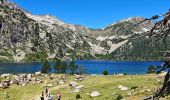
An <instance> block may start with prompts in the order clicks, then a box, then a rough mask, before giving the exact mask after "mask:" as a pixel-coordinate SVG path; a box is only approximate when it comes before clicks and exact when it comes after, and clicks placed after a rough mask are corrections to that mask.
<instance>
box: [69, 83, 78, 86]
mask: <svg viewBox="0 0 170 100" xmlns="http://www.w3.org/2000/svg"><path fill="white" fill-rule="evenodd" d="M69 86H72V87H76V86H77V83H76V82H70V83H69Z"/></svg>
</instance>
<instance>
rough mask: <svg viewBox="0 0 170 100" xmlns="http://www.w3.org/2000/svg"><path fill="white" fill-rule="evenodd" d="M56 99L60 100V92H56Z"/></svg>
mask: <svg viewBox="0 0 170 100" xmlns="http://www.w3.org/2000/svg"><path fill="white" fill-rule="evenodd" d="M57 100H61V94H60V92H58V94H57Z"/></svg>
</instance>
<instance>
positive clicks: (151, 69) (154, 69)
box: [147, 65, 156, 74]
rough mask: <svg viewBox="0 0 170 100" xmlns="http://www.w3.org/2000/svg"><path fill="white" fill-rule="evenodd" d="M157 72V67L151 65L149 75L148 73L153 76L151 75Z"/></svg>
mask: <svg viewBox="0 0 170 100" xmlns="http://www.w3.org/2000/svg"><path fill="white" fill-rule="evenodd" d="M155 71H156V67H155V66H153V65H150V66H149V67H148V70H147V73H148V74H151V73H155Z"/></svg>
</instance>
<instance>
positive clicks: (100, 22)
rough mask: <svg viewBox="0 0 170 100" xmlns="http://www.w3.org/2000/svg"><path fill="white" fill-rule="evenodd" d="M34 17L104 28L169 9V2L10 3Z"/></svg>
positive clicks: (58, 0) (74, 0) (78, 0)
mask: <svg viewBox="0 0 170 100" xmlns="http://www.w3.org/2000/svg"><path fill="white" fill-rule="evenodd" d="M11 1H13V2H16V3H17V4H18V5H20V6H21V7H22V8H24V9H26V10H28V11H29V12H31V13H32V14H51V15H54V16H56V17H58V18H59V19H61V20H63V21H64V22H67V23H72V24H80V25H84V26H86V27H89V28H102V27H105V26H107V25H109V24H112V23H113V22H115V21H118V20H122V19H124V18H128V17H132V16H142V17H151V16H152V15H155V14H162V13H165V12H166V11H168V10H169V8H170V0H11Z"/></svg>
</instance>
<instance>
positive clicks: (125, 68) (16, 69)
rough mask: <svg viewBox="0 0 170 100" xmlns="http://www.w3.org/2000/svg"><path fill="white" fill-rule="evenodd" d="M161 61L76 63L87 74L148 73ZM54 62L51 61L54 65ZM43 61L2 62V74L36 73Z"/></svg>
mask: <svg viewBox="0 0 170 100" xmlns="http://www.w3.org/2000/svg"><path fill="white" fill-rule="evenodd" d="M161 63H162V62H160V61H95V60H78V61H76V64H77V65H79V66H83V67H84V68H85V71H86V73H87V74H102V72H103V71H104V70H107V71H108V72H109V74H114V73H117V74H121V73H127V74H146V71H147V68H148V66H149V65H155V66H159V65H161ZM53 65H54V63H51V66H53ZM41 67H42V63H40V62H38V63H26V64H23V63H22V64H20V63H8V64H5V63H0V74H2V73H34V72H37V71H40V70H41Z"/></svg>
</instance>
